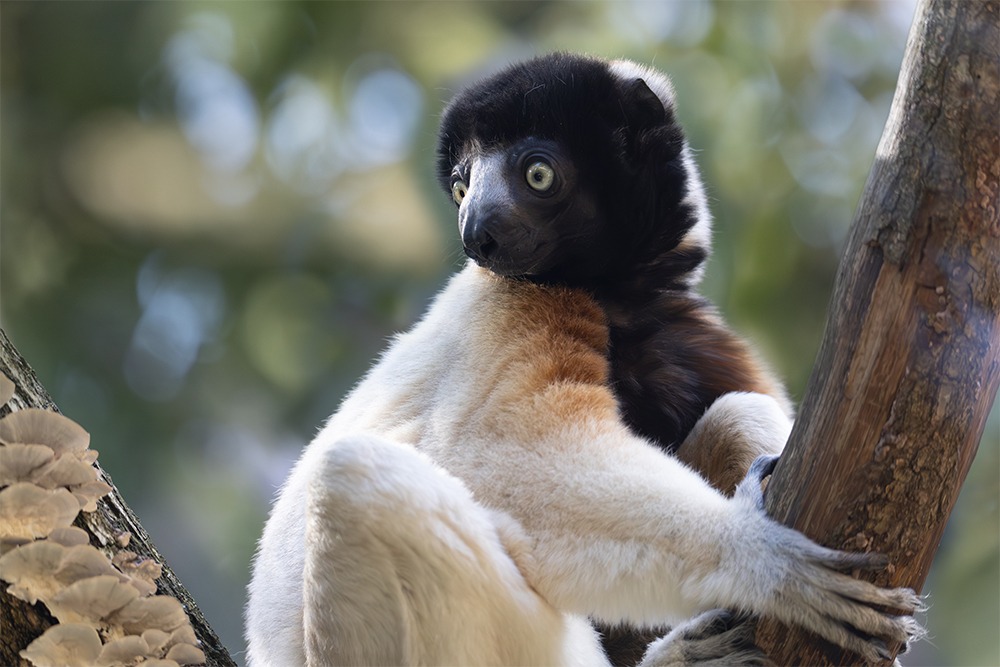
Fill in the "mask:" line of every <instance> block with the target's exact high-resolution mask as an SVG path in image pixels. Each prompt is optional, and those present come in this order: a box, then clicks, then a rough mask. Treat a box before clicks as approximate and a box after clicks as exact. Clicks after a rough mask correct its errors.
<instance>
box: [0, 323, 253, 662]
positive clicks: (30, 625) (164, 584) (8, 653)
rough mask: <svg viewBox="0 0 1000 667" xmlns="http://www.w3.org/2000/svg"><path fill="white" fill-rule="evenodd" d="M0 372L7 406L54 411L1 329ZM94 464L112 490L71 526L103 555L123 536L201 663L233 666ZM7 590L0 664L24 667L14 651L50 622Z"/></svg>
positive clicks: (1, 610) (1, 608)
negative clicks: (187, 630) (195, 645)
mask: <svg viewBox="0 0 1000 667" xmlns="http://www.w3.org/2000/svg"><path fill="white" fill-rule="evenodd" d="M0 372H2V373H3V374H4V375H6V376H7V377H9V378H10V379H11V380H13V382H14V384H15V386H16V390H15V394H14V397H13V398H12V399H11V400H10V404H11V405H14V406H17V408H18V409H23V408H42V409H46V410H53V411H56V412H58V411H59V410H58V408H57V407H56V405H55V403H53V401H52V398H51V397H50V396H49V395H48V393H47V392H46V391H45V388H44V387H42V385H41V384H40V383H39V382H38V378H36V377H35V373H34V371H32V370H31V367H30V366H28V364H27V363H26V362H25V361H24V359H23V358H22V357H21V355H20V354H19V353H18V352H17V350H16V349H15V348H14V346H13V344H12V343H11V342H10V339H8V338H7V334H6V333H5V332H4V331H3V329H0ZM10 411H11V410H10V407H9V406H7V405H5V406H0V415H3V414H6V413H8V412H10ZM94 465H95V466H96V467H97V468H98V470H99V471H100V478H101V479H102V480H103V481H104V482H106V483H107V484H108V485H110V486H111V487H112V490H111V493H109V494H108V495H107V496H105V497H104V498H103V499H102V500H101V501H100V502H99V503H98V507H97V511H95V512H81V513H80V515H79V517H77V520H76V523H75V525H76V526H78V527H80V528H83V529H84V530H86V531H87V533H88V534H89V535H90V536H91V539H90V541H91V544H94V545H99V547H100V548H101V549H102V550H103V551H104V552H105V553H107V554H115V553H118V552H119V551H122V550H124V546H123V545H121V544H119V541H118V537H119V536H121V535H124V534H126V533H128V534H129V535H130V539H129V541H128V550H129V551H132V552H134V553H136V554H138V555H139V556H140V557H141V558H144V559H145V558H149V559H152V560H154V561H155V562H157V563H160V564H161V565H162V566H163V573H162V575H161V576H160V578H159V579H158V580H157V582H156V584H157V591H158V592H159V593H160V594H161V595H170V596H172V597H175V598H177V599H178V600H179V601H180V602H181V604H182V605H183V606H184V608H185V610H186V611H187V614H188V617H189V618H190V620H191V625H192V627H193V628H194V631H195V634H196V635H197V637H198V639H199V641H200V642H201V646H200V648H201V649H202V650H203V651H204V652H205V657H206V664H207V665H210V666H213V667H216V666H217V667H235V665H236V663H235V662H234V661H233V659H232V657H231V656H230V655H229V652H228V651H227V650H226V648H225V647H224V646H223V645H222V643H221V642H220V641H219V638H218V637H217V636H216V634H215V632H213V631H212V628H211V627H209V625H208V622H207V621H206V620H205V617H204V616H203V615H202V613H201V610H200V609H198V605H197V604H195V602H194V599H193V598H192V597H191V594H190V593H188V592H187V590H186V589H185V588H184V586H183V585H182V584H181V583H180V581H178V580H177V577H176V576H175V575H174V573H173V571H171V569H170V568H169V567H168V566H167V565H166V563H165V562H164V560H163V557H162V556H161V555H160V553H159V552H158V551H157V550H156V547H155V546H153V543H152V542H151V541H150V539H149V535H147V534H146V531H145V530H144V529H143V528H142V525H141V524H140V523H139V520H138V519H137V518H136V516H135V514H134V513H133V512H132V510H131V509H129V507H128V505H126V504H125V501H124V500H123V499H122V497H121V495H120V494H119V493H118V490H117V489H115V488H114V484H113V483H112V482H111V478H110V477H109V476H108V475H107V473H105V472H104V471H103V470H101V469H100V466H99V465H98V464H96V463H95V464H94ZM6 588H7V587H6V585H3V584H0V622H2V627H3V632H0V665H28V664H30V663H28V662H27V661H25V660H23V659H22V658H21V657H20V656H19V652H20V651H21V650H23V649H24V648H25V647H26V646H27V645H28V644H29V643H30V642H31V641H32V640H33V639H34V638H35V637H37V636H39V635H40V634H42V633H43V632H44V631H45V629H46V628H48V627H49V626H50V625H52V624H53V623H54V619H52V617H50V616H49V615H48V613H47V612H46V611H45V608H44V606H42V605H41V604H36V605H30V604H28V603H27V602H24V601H22V600H20V599H18V598H16V597H13V596H12V595H10V594H8V593H7V591H6Z"/></svg>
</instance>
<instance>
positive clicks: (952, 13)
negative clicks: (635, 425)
mask: <svg viewBox="0 0 1000 667" xmlns="http://www.w3.org/2000/svg"><path fill="white" fill-rule="evenodd" d="M998 8H1000V4H998V3H997V2H995V1H982V0H980V1H977V2H966V1H963V0H927V1H924V2H922V3H921V4H920V6H919V7H918V9H917V14H916V17H915V19H914V23H913V27H912V28H911V32H910V38H909V42H908V44H907V48H906V55H905V57H904V61H903V67H902V72H901V74H900V78H899V82H898V86H897V90H896V96H895V99H894V100H893V104H892V111H891V112H890V115H889V121H888V123H887V124H886V128H885V131H884V133H883V136H882V141H881V143H880V145H879V148H878V151H877V155H876V160H875V165H874V167H873V169H872V172H871V174H870V176H869V179H868V183H867V185H866V188H865V191H864V194H863V195H862V199H861V203H860V205H859V208H858V212H857V214H856V218H855V221H854V225H853V227H852V230H851V234H850V238H849V240H848V242H847V247H846V248H845V253H844V256H843V258H842V260H841V264H840V269H839V274H838V276H837V281H836V286H835V288H834V294H833V299H832V303H831V307H830V313H829V320H828V322H827V327H826V332H825V334H824V338H823V343H822V345H821V348H820V352H819V357H818V360H817V363H816V367H815V370H814V372H813V375H812V377H811V379H810V381H809V385H808V388H807V390H806V394H805V397H804V400H803V404H802V407H801V413H800V416H799V419H798V421H797V422H796V425H795V429H794V431H793V433H792V435H791V438H790V440H789V444H788V447H787V448H786V450H785V455H784V456H783V457H782V459H781V461H780V463H779V465H778V467H777V469H776V471H775V474H774V476H773V477H772V479H771V482H770V484H769V487H768V491H767V508H768V511H769V512H770V514H771V515H772V516H774V517H775V518H776V519H777V520H779V521H782V522H784V523H786V524H787V525H789V526H792V527H794V528H796V529H798V530H800V531H802V532H803V533H805V534H806V535H808V536H810V537H811V538H813V539H815V540H817V541H818V542H820V543H822V544H825V545H827V546H831V547H835V548H840V549H849V550H863V551H875V552H880V553H884V554H886V555H888V556H889V558H890V562H891V565H890V567H889V568H888V569H887V570H886V571H885V572H882V573H878V574H876V575H871V576H872V580H874V581H877V582H878V583H880V584H885V585H892V586H908V587H911V588H914V589H916V590H920V588H921V587H922V585H923V583H924V579H925V578H926V576H927V572H928V570H929V569H930V565H931V560H932V559H933V557H934V553H935V551H936V550H937V547H938V544H939V542H940V539H941V535H942V532H943V531H944V527H945V523H946V521H947V519H948V515H949V514H950V512H951V510H952V507H953V506H954V503H955V500H956V499H957V497H958V492H959V488H960V486H961V484H962V482H963V480H964V479H965V475H966V473H967V472H968V470H969V466H970V464H971V463H972V459H973V457H974V456H975V453H976V449H977V447H978V444H979V440H980V438H981V436H982V433H983V429H984V427H985V421H986V417H987V414H988V412H989V409H990V406H991V405H992V403H993V399H994V397H995V395H996V391H997V385H998V382H1000V356H998V355H1000V219H998V214H997V209H998V196H997V193H998V191H1000V188H998V181H1000V139H998V121H997V118H998V116H997V109H1000V11H998ZM757 639H758V642H759V644H760V645H761V647H762V648H763V649H764V650H765V651H766V652H767V653H768V654H769V655H770V656H771V657H772V658H773V659H774V660H775V662H776V663H777V664H780V665H787V664H809V665H828V664H836V665H844V664H862V663H861V662H860V659H859V658H858V657H857V656H853V655H850V654H845V653H843V652H841V651H839V650H837V649H836V648H835V647H832V646H829V645H824V644H823V643H822V642H820V641H819V640H818V639H815V638H813V637H810V636H807V635H806V634H805V633H802V632H800V631H797V630H791V629H788V628H784V627H781V626H780V625H778V624H776V623H774V622H772V621H770V620H766V621H762V622H761V623H760V624H759V626H758V634H757ZM896 648H897V649H898V647H896Z"/></svg>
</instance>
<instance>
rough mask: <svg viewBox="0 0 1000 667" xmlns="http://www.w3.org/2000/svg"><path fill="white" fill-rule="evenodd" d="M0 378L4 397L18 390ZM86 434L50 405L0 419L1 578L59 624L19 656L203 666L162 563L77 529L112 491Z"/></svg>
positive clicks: (125, 666)
mask: <svg viewBox="0 0 1000 667" xmlns="http://www.w3.org/2000/svg"><path fill="white" fill-rule="evenodd" d="M14 389H15V388H14V385H13V383H12V382H11V381H10V380H9V379H8V378H7V377H6V376H4V375H3V374H0V403H7V402H8V401H9V400H10V398H11V396H12V395H13V393H14ZM89 446H90V434H89V433H87V432H86V431H85V430H84V429H83V428H82V427H80V426H79V425H78V424H77V423H76V422H74V421H72V420H71V419H68V418H66V417H64V416H62V415H60V414H58V413H55V412H49V411H47V410H38V409H33V408H29V409H23V410H18V411H15V412H12V413H11V414H9V415H8V416H6V417H5V418H3V419H0V579H2V580H4V581H5V582H7V584H8V587H7V592H8V593H9V594H11V595H13V596H14V597H16V598H19V599H21V600H24V601H26V602H28V603H29V604H35V603H36V602H41V603H43V604H44V605H45V606H46V607H47V608H48V610H49V612H50V614H51V615H52V616H53V617H54V618H55V619H57V620H58V623H57V624H56V625H53V626H51V627H50V628H48V629H47V630H46V631H45V632H44V633H42V635H41V636H39V637H37V638H35V640H34V641H32V642H31V643H30V644H29V645H28V646H27V647H26V648H25V649H24V650H22V651H21V653H20V655H21V657H22V658H24V659H25V660H28V661H29V662H30V663H31V664H32V665H35V667H49V666H68V667H76V666H77V665H81V666H83V665H96V666H97V667H132V666H134V665H143V666H144V667H180V665H197V664H203V663H204V662H205V654H204V653H203V652H202V650H201V649H200V648H198V639H197V637H196V636H195V633H194V629H193V628H192V627H191V622H190V620H189V619H188V617H187V614H186V612H185V611H184V608H183V606H182V605H181V603H180V602H178V601H177V599H176V598H173V597H170V596H166V595H155V593H156V583H155V580H156V579H157V578H158V577H159V576H160V574H161V571H162V568H161V566H160V564H159V563H156V562H155V561H152V560H149V559H142V558H140V557H139V556H138V555H136V554H135V553H133V552H130V551H119V552H118V553H116V554H114V557H113V558H112V557H110V556H109V555H108V554H106V553H104V552H102V551H100V550H99V549H98V548H97V547H95V546H92V545H91V544H90V535H89V534H88V532H87V531H85V530H83V529H82V528H78V527H76V526H73V525H72V524H73V522H74V520H76V517H77V515H78V514H79V513H80V511H81V510H82V511H84V512H93V511H94V510H96V509H97V501H98V500H99V499H100V498H102V497H103V496H105V495H106V494H107V493H109V492H110V491H111V487H110V486H109V485H108V484H106V483H105V482H103V481H101V480H100V479H99V471H98V469H97V468H96V467H95V466H94V462H95V461H96V460H97V452H95V451H94V450H92V449H89Z"/></svg>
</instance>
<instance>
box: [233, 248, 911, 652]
mask: <svg viewBox="0 0 1000 667" xmlns="http://www.w3.org/2000/svg"><path fill="white" fill-rule="evenodd" d="M513 285H514V283H511V282H508V281H504V280H501V279H498V278H496V277H495V276H492V275H490V274H488V273H486V272H485V271H483V270H481V269H479V268H477V267H474V266H471V265H470V266H468V267H467V268H466V269H465V270H464V271H462V272H461V273H459V274H458V275H457V276H456V277H455V278H453V279H452V281H451V282H450V284H449V285H448V286H447V288H446V289H445V290H444V291H443V292H442V293H441V294H440V295H439V296H438V298H437V299H436V301H435V302H434V304H433V306H432V307H431V309H430V311H429V312H428V313H427V315H426V316H425V317H424V319H423V320H422V321H421V322H420V323H419V324H418V325H417V326H416V327H415V328H414V329H413V330H411V331H410V332H409V333H406V334H404V335H402V336H400V337H399V338H398V339H397V340H396V341H395V343H394V344H393V345H392V346H391V347H390V349H389V350H388V351H387V352H386V354H385V355H384V357H383V358H382V359H381V361H380V362H379V363H378V364H377V365H376V366H375V367H374V368H373V369H372V370H371V372H370V373H369V374H368V376H367V377H366V378H365V379H364V380H363V381H362V382H361V384H360V385H359V386H358V387H357V388H356V389H355V390H354V391H353V392H352V393H351V394H350V395H349V396H348V397H347V399H346V400H345V401H344V403H343V404H342V406H341V408H340V409H339V410H338V411H337V412H336V413H335V414H334V415H333V416H332V417H331V418H330V420H329V421H328V423H327V424H326V426H325V427H324V428H323V430H322V431H321V432H320V433H319V434H318V435H317V437H316V438H315V440H314V441H313V442H312V444H310V445H309V447H308V449H307V450H306V452H305V453H304V455H303V457H302V459H301V460H300V461H299V462H298V464H297V465H296V466H295V468H294V470H293V471H292V473H291V476H290V477H289V479H288V481H287V483H286V484H285V486H284V488H283V489H282V490H281V493H280V495H279V498H278V500H277V502H276V504H275V506H274V510H273V512H272V515H271V517H270V519H269V521H268V523H267V526H266V527H265V530H264V535H263V537H262V539H261V542H260V549H259V552H258V555H257V559H256V562H255V564H254V573H253V579H252V582H251V585H250V602H249V605H248V609H247V633H248V639H249V655H248V659H249V663H250V665H252V666H254V667H261V666H263V665H277V666H280V665H329V664H389V663H391V664H470V665H471V664H594V665H599V664H606V663H605V658H604V656H603V654H602V653H601V651H600V648H599V646H598V644H597V638H596V635H595V633H594V631H593V630H591V629H590V627H589V625H588V624H587V623H586V622H585V621H584V620H582V618H581V617H582V616H592V617H596V618H600V619H603V620H606V621H610V622H618V621H629V622H632V623H638V624H643V623H656V624H662V623H665V622H671V621H675V620H678V619H680V618H684V617H687V616H690V615H692V614H694V613H696V612H700V611H703V610H707V609H711V608H713V607H717V606H729V607H733V608H744V609H751V610H755V611H759V612H765V613H770V614H773V615H775V616H777V617H778V618H780V619H785V620H788V621H792V622H806V623H807V624H809V625H810V627H812V626H813V625H816V626H818V631H820V632H824V633H825V634H826V635H827V636H830V635H831V634H834V635H836V631H835V630H829V631H828V628H827V627H826V626H825V625H823V623H822V622H815V623H814V622H813V620H812V619H813V617H814V616H817V615H819V616H820V617H822V618H827V616H826V615H829V618H828V619H827V621H826V623H828V624H832V625H834V626H836V627H837V628H841V625H842V623H843V622H845V621H846V622H852V623H855V624H858V625H859V627H863V628H865V629H866V630H867V631H869V632H871V631H872V627H871V624H872V623H874V622H875V621H874V620H872V618H873V617H875V616H877V617H878V619H877V620H878V622H879V623H881V624H883V625H884V624H886V623H888V621H885V620H884V618H885V617H884V616H883V615H881V614H876V613H875V612H873V611H871V610H870V609H869V608H868V607H864V608H863V613H862V612H861V611H858V608H860V607H862V606H863V605H862V603H856V602H852V601H845V599H844V598H841V597H839V595H840V593H839V592H840V591H841V589H844V590H850V591H851V596H852V599H854V600H857V599H862V600H865V601H866V602H872V603H879V604H891V603H893V602H896V603H900V602H905V601H908V600H909V598H905V597H904V596H902V595H901V594H900V593H899V592H898V591H897V592H895V596H894V597H892V596H890V595H889V593H892V592H883V591H881V589H877V588H875V587H874V586H871V585H870V584H863V583H862V582H857V581H855V580H853V579H850V578H848V577H845V576H843V575H839V574H834V573H833V572H832V571H830V570H829V567H830V566H831V565H830V563H831V562H836V561H835V555H836V554H835V552H829V551H827V550H822V549H820V548H819V547H816V546H815V545H813V544H812V543H811V542H809V541H808V540H807V539H806V538H804V537H802V536H801V535H799V534H798V533H795V532H793V531H790V530H788V529H785V528H783V527H781V526H778V525H777V524H774V523H773V522H771V521H770V520H768V519H767V518H766V516H765V515H764V514H763V512H762V511H761V509H760V490H759V484H755V483H754V482H753V481H752V480H750V481H748V482H745V483H744V484H742V485H741V486H740V489H739V490H738V491H737V493H736V495H735V496H734V497H732V498H727V497H725V496H723V495H722V494H720V493H719V492H717V491H715V490H714V489H712V488H711V487H709V485H708V484H707V483H706V482H705V481H704V480H703V479H702V478H701V477H699V476H698V475H697V474H695V473H694V472H693V471H692V470H691V469H689V468H687V467H686V466H685V465H683V464H681V463H680V462H679V461H678V460H677V459H675V458H672V457H669V456H666V455H664V454H663V453H662V452H661V451H660V450H658V449H657V448H655V447H653V446H652V445H650V444H648V443H647V442H645V441H644V440H642V439H640V438H638V437H636V436H634V435H632V434H631V433H630V432H629V431H628V429H626V428H625V427H624V426H623V424H622V423H621V421H620V420H619V419H618V415H617V411H616V410H615V407H614V402H613V399H612V398H610V393H609V390H608V389H607V388H606V387H603V386H600V384H599V383H592V384H588V383H587V382H585V381H580V382H571V381H565V380H556V381H552V382H549V381H547V380H545V379H544V378H546V377H548V375H547V373H549V372H550V371H551V370H552V363H556V364H557V365H558V364H560V363H563V362H565V363H567V364H568V363H571V361H572V359H570V358H569V357H572V356H573V355H572V354H570V352H569V351H567V352H566V354H567V355H569V356H568V357H567V359H560V358H559V355H560V354H561V353H562V352H561V350H560V349H557V347H556V348H553V349H552V350H549V352H548V354H549V355H550V356H549V357H547V358H541V359H540V360H533V359H532V355H533V354H536V352H535V350H534V348H535V347H537V341H536V342H532V341H533V340H534V339H533V338H532V336H534V335H535V329H534V328H533V327H535V326H536V325H537V326H538V327H543V326H545V325H546V322H545V320H546V318H547V317H549V315H550V314H551V315H552V317H555V316H556V315H557V313H556V312H555V311H554V310H553V311H552V313H549V312H547V311H546V309H544V308H542V309H538V312H536V313H535V315H534V317H536V318H539V319H538V322H535V321H533V320H531V319H530V318H529V316H528V315H527V314H526V311H525V310H523V309H521V308H519V305H518V304H519V302H518V301H517V296H516V294H515V292H516V290H518V289H521V290H522V291H523V290H524V289H527V288H522V287H512V286H513ZM532 289H536V292H537V293H538V294H539V295H542V296H544V295H545V292H543V291H542V290H541V288H532ZM525 318H528V319H527V320H525ZM574 354H575V353H574ZM596 354H597V353H596V352H595V355H596ZM539 355H540V353H537V354H536V356H539ZM541 356H543V355H541ZM578 356H579V355H578ZM598 356H599V355H598ZM730 407H736V406H730ZM779 414H780V410H779V411H778V412H776V413H770V412H769V413H768V417H766V418H765V421H767V420H769V419H774V420H780V417H779V416H778V415H779ZM786 425H787V424H784V425H783V426H782V429H785V426H786ZM785 433H786V430H782V431H781V433H780V434H779V437H781V438H783V437H784V434H785ZM762 437H767V435H766V434H763V435H762ZM778 446H779V447H780V444H779V445H778ZM460 480H461V481H460ZM755 487H756V488H755ZM487 508H489V509H487ZM830 554H834V556H831V555H830ZM845 580H846V582H849V583H845ZM859 591H861V592H860V593H859ZM828 607H829V608H828ZM859 619H860V620H859ZM866 623H867V625H866ZM877 627H879V628H882V627H883V626H882V625H878V626H877ZM893 629H895V626H893ZM841 631H842V629H841ZM897 634H899V635H900V636H902V634H901V632H898V633H897ZM835 639H837V640H842V641H848V640H847V639H843V638H841V637H840V635H836V636H835ZM668 648H669V647H666V648H664V649H663V650H664V651H667V650H668ZM647 661H648V662H649V663H650V664H656V663H657V655H656V652H655V651H652V652H651V655H648V656H647Z"/></svg>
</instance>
